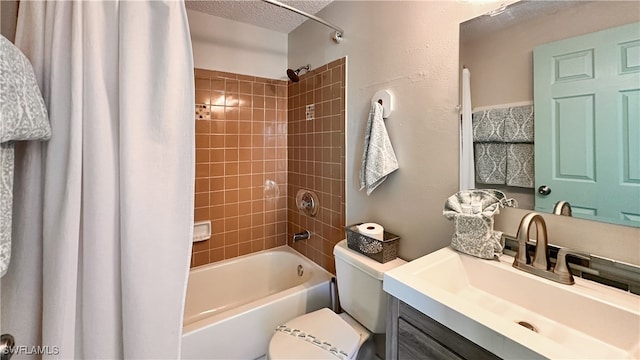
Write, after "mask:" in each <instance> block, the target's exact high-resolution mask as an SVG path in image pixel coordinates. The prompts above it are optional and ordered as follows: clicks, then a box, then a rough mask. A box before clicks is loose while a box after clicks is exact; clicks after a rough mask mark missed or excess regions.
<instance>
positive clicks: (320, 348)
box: [268, 308, 360, 360]
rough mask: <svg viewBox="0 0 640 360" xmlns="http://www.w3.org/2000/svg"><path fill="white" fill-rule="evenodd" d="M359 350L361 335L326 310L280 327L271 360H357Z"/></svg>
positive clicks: (272, 347) (270, 349) (296, 319)
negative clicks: (331, 350)
mask: <svg viewBox="0 0 640 360" xmlns="http://www.w3.org/2000/svg"><path fill="white" fill-rule="evenodd" d="M314 340H315V341H314ZM359 346H360V335H359V334H358V333H357V332H356V331H355V330H354V329H353V327H351V326H350V325H349V324H348V323H347V322H346V321H344V320H343V319H342V318H341V317H340V316H339V315H337V314H336V313H334V312H333V311H331V310H330V309H327V308H324V309H320V310H317V311H314V312H312V313H308V314H305V315H302V316H298V317H297V318H295V319H291V320H290V321H288V322H287V323H286V324H284V325H283V326H281V327H279V328H278V329H277V330H276V331H275V333H274V334H273V336H272V337H271V341H270V342H269V352H268V356H269V359H272V360H280V359H300V360H301V359H345V360H347V359H352V358H355V356H354V355H356V354H357V353H358V348H359ZM330 349H334V352H333V353H332V352H330Z"/></svg>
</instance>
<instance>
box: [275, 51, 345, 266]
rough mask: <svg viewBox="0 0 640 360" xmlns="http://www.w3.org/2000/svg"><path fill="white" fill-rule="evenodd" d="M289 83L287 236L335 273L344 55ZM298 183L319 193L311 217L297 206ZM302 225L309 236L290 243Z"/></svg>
mask: <svg viewBox="0 0 640 360" xmlns="http://www.w3.org/2000/svg"><path fill="white" fill-rule="evenodd" d="M288 89H289V90H288V93H289V98H288V120H287V121H288V124H289V126H288V135H287V139H288V140H287V143H288V149H289V162H288V163H289V165H288V169H289V172H288V174H289V176H288V194H289V196H288V222H287V232H288V234H287V241H288V243H289V245H290V246H292V247H293V248H294V249H296V250H298V251H299V252H301V253H302V254H304V255H305V256H307V257H308V258H310V259H311V260H313V261H314V262H316V263H317V264H320V265H321V266H322V267H324V268H325V269H327V270H328V271H330V272H332V273H334V274H335V265H334V259H333V247H334V245H335V244H336V243H338V242H339V241H340V240H342V239H344V237H345V235H344V226H345V203H344V183H345V181H344V171H345V169H344V168H345V158H344V155H345V150H344V143H345V138H344V134H345V132H344V129H345V102H344V99H345V58H342V59H339V60H336V61H333V62H331V63H329V64H327V65H324V66H321V67H319V68H316V69H314V70H312V71H310V72H309V73H306V74H304V75H302V76H300V82H297V83H292V82H290V83H289V86H288ZM311 104H313V105H314V107H315V118H314V119H313V120H307V119H306V107H307V105H311ZM299 189H307V190H311V191H313V192H315V193H316V194H317V195H318V198H319V203H320V211H319V212H318V214H317V216H316V217H313V218H312V217H309V216H307V215H304V214H302V213H300V212H299V211H298V209H297V207H296V203H295V198H296V193H297V192H298V190H299ZM304 230H309V231H310V232H311V233H312V235H311V238H310V239H309V240H304V241H298V242H297V243H295V244H294V243H293V240H292V237H293V234H294V233H296V232H301V231H304Z"/></svg>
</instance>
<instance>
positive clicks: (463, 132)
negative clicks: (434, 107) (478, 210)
mask: <svg viewBox="0 0 640 360" xmlns="http://www.w3.org/2000/svg"><path fill="white" fill-rule="evenodd" d="M471 115H472V114H471V73H470V72H469V69H467V68H465V69H462V121H461V122H460V190H461V191H462V190H469V189H474V188H475V187H476V180H475V176H476V175H475V163H474V160H473V125H472V121H471V120H472V119H471Z"/></svg>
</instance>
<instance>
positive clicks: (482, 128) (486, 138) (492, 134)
mask: <svg viewBox="0 0 640 360" xmlns="http://www.w3.org/2000/svg"><path fill="white" fill-rule="evenodd" d="M508 114H509V109H508V108H504V109H488V110H482V111H476V112H474V113H473V115H472V116H471V118H472V123H473V141H474V142H504V125H505V119H506V118H507V116H508Z"/></svg>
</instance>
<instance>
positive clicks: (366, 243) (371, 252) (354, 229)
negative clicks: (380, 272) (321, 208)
mask: <svg viewBox="0 0 640 360" xmlns="http://www.w3.org/2000/svg"><path fill="white" fill-rule="evenodd" d="M358 225H360V224H354V225H349V226H347V227H345V231H346V233H347V246H348V247H349V249H351V250H355V251H357V252H359V253H360V254H362V255H365V256H368V257H370V258H372V259H373V260H375V261H377V262H379V263H383V264H384V263H386V262H388V261H391V260H393V259H395V258H397V257H398V241H399V240H400V237H399V236H398V235H394V234H392V233H390V232H387V231H385V232H384V240H378V239H375V238H372V237H370V236H367V235H364V234H361V233H360V232H359V231H358Z"/></svg>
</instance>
